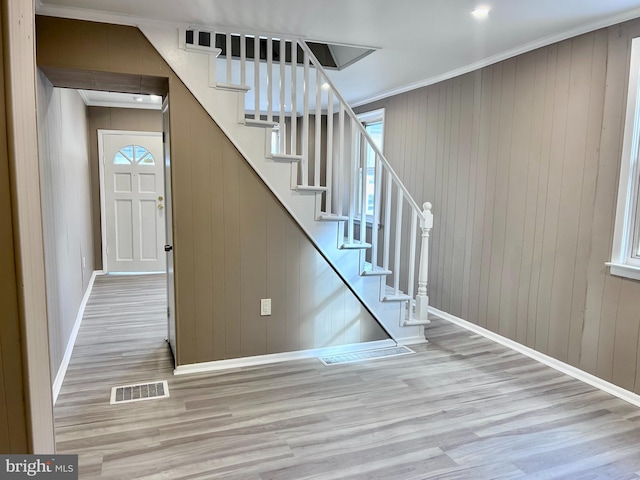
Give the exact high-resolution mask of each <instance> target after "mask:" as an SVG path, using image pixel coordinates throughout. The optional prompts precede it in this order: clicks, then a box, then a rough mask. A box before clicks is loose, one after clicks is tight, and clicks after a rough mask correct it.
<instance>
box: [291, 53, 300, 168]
mask: <svg viewBox="0 0 640 480" xmlns="http://www.w3.org/2000/svg"><path fill="white" fill-rule="evenodd" d="M290 153H291V155H297V154H298V43H297V42H291V152H290ZM294 168H296V169H297V168H298V166H297V164H296V165H294ZM296 171H297V170H296Z"/></svg>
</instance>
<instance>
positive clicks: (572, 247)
mask: <svg viewBox="0 0 640 480" xmlns="http://www.w3.org/2000/svg"><path fill="white" fill-rule="evenodd" d="M639 35H640V21H638V20H634V21H631V22H627V23H624V24H621V25H617V26H613V27H610V28H607V29H603V30H599V31H596V32H592V33H589V34H586V35H582V36H579V37H576V38H573V39H569V40H566V41H563V42H560V43H557V44H554V45H551V46H548V47H546V48H541V49H539V50H536V51H533V52H530V53H527V54H524V55H520V56H518V57H516V58H513V59H510V60H506V61H504V62H500V63H497V64H495V65H492V66H489V67H486V68H483V69H481V70H478V71H475V72H473V73H470V74H467V75H464V76H461V77H457V78H453V79H451V80H448V81H445V82H442V83H439V84H436V85H432V86H429V87H425V88H422V89H418V90H415V91H412V92H408V93H405V94H402V95H398V96H395V97H391V98H389V99H386V100H383V101H380V102H376V103H375V104H371V105H368V106H366V107H360V108H359V109H358V111H360V112H364V111H368V110H373V109H376V108H380V107H385V108H386V124H385V155H386V156H387V158H388V159H389V160H390V162H391V163H392V165H393V167H394V169H396V171H397V172H398V174H399V176H400V178H401V179H403V181H404V182H405V184H406V186H407V187H408V189H409V191H410V192H411V193H412V195H413V196H414V197H415V198H416V199H417V201H418V202H419V203H422V202H423V201H426V200H428V201H431V202H433V204H434V213H435V226H434V230H433V234H432V247H431V265H430V272H429V273H430V283H429V288H430V301H431V304H432V305H434V306H435V307H437V308H439V309H442V310H444V311H446V312H450V313H452V314H454V315H456V316H459V317H462V318H464V319H466V320H469V321H471V322H474V323H477V324H479V325H481V326H483V327H486V328H488V329H490V330H492V331H495V332H498V333H500V334H502V335H504V336H506V337H508V338H511V339H514V340H516V341H518V342H520V343H522V344H525V345H527V346H529V347H532V348H535V349H536V350H538V351H541V352H543V353H546V354H548V355H551V356H552V357H554V358H557V359H559V360H562V361H564V362H568V363H570V364H572V365H575V366H577V367H579V368H582V369H584V370H586V371H588V372H590V373H593V374H595V375H597V376H599V377H601V378H603V379H605V380H608V381H611V382H613V383H615V384H617V385H620V386H622V387H624V388H626V389H628V390H632V391H635V392H637V393H640V348H639V343H640V341H639V334H640V282H637V281H633V280H628V279H623V278H620V277H615V276H612V275H610V274H609V272H608V270H607V268H606V267H605V265H604V263H605V262H606V261H608V260H609V259H610V254H611V242H612V235H613V225H614V216H615V212H614V209H615V202H616V195H617V185H618V170H619V165H620V155H621V149H622V137H623V127H624V125H623V123H624V114H625V106H626V103H625V102H626V88H627V82H628V73H629V55H630V46H631V39H632V38H633V37H636V36H639ZM427 336H428V331H427Z"/></svg>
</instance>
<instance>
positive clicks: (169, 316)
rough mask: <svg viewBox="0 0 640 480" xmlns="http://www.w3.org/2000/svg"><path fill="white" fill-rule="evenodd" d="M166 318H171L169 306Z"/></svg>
mask: <svg viewBox="0 0 640 480" xmlns="http://www.w3.org/2000/svg"><path fill="white" fill-rule="evenodd" d="M167 318H171V307H167Z"/></svg>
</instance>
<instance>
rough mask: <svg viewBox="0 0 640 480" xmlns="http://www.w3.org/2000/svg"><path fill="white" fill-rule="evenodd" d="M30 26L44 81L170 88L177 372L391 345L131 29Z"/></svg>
mask: <svg viewBox="0 0 640 480" xmlns="http://www.w3.org/2000/svg"><path fill="white" fill-rule="evenodd" d="M36 24H37V34H38V36H37V46H38V51H37V53H38V57H37V60H38V66H41V67H44V68H43V71H45V72H46V71H47V69H55V68H67V69H74V70H75V71H78V70H81V71H87V70H89V71H99V72H117V73H131V74H139V75H152V76H156V77H165V78H168V79H169V96H170V102H171V109H170V115H171V160H172V187H173V189H172V193H173V208H174V253H175V255H174V258H175V282H176V318H177V349H178V364H179V365H184V364H189V363H195V362H205V361H211V360H220V359H227V358H236V357H240V356H250V355H260V354H266V353H278V352H284V351H293V350H299V349H305V348H316V347H323V346H329V345H339V344H345V343H355V342H359V341H370V340H379V339H383V338H386V334H385V333H384V332H383V331H382V330H381V328H380V327H379V326H378V324H377V323H376V322H375V321H374V320H373V319H372V317H371V316H370V314H369V313H368V312H367V311H366V310H365V309H364V307H362V305H361V304H360V303H359V302H358V301H357V299H356V298H355V296H354V295H353V293H352V292H351V291H350V290H349V289H348V288H347V287H346V286H345V285H344V283H342V281H341V280H340V278H339V277H338V276H337V274H336V273H335V272H334V271H333V270H332V269H331V268H330V267H329V265H328V264H327V262H326V261H325V260H324V259H323V258H322V257H321V256H320V254H319V253H318V252H317V251H316V250H315V248H314V247H313V245H312V244H311V243H310V241H309V240H308V239H307V237H306V236H305V235H304V234H303V232H302V231H301V230H300V229H299V227H298V226H297V225H296V224H295V223H294V221H293V219H292V218H291V217H290V216H289V215H288V213H287V212H286V211H285V210H284V208H283V207H282V206H281V205H280V204H279V203H278V202H277V200H276V199H275V197H274V196H273V195H272V194H271V192H270V191H269V190H268V189H267V187H266V186H265V185H264V184H263V183H262V182H261V181H260V179H259V178H258V176H257V175H256V174H255V173H254V172H253V170H252V169H251V168H250V167H249V165H248V164H247V162H246V161H245V160H244V159H243V158H242V156H241V155H240V154H239V153H238V152H237V150H236V149H235V148H234V147H233V145H232V144H231V142H230V141H229V140H228V139H227V138H226V137H225V136H224V134H223V133H222V131H221V130H220V129H219V128H218V126H217V125H216V124H215V123H214V122H213V120H212V119H211V118H210V117H209V116H208V115H207V113H206V112H205V111H204V109H203V108H202V107H201V106H200V105H199V104H198V102H197V101H196V100H195V98H194V97H193V96H192V95H191V93H190V92H189V91H188V90H187V88H186V87H185V86H184V85H183V84H182V82H181V81H180V80H179V79H178V78H177V77H176V76H175V74H174V73H173V72H172V71H171V69H170V68H169V67H168V66H167V65H166V64H165V63H164V61H163V60H162V58H161V57H160V56H159V55H158V53H157V52H156V51H155V50H154V49H153V47H152V46H151V45H150V44H149V43H148V42H147V40H146V39H145V38H144V36H143V35H142V34H141V33H140V32H139V31H138V30H137V29H134V28H130V27H122V26H115V25H106V24H98V23H91V22H82V21H75V20H65V19H59V18H52V17H38V18H37V22H36ZM76 79H77V77H76ZM261 298H272V302H273V303H272V315H271V316H270V317H260V315H259V306H260V299H261Z"/></svg>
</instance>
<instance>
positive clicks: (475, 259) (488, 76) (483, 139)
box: [431, 69, 493, 324]
mask: <svg viewBox="0 0 640 480" xmlns="http://www.w3.org/2000/svg"><path fill="white" fill-rule="evenodd" d="M476 76H478V77H479V79H480V80H479V81H480V82H481V87H480V95H481V99H480V102H479V108H480V112H479V115H478V116H479V118H480V129H479V131H478V135H479V138H478V140H477V145H478V153H477V155H478V160H477V162H478V171H477V173H476V195H475V198H474V199H473V200H474V204H475V209H474V221H473V230H472V232H471V235H472V241H473V243H472V247H471V248H472V250H471V252H470V254H471V274H470V283H471V285H470V287H469V317H468V318H469V319H470V321H472V322H475V323H478V324H479V323H480V278H481V273H482V259H483V251H484V248H485V247H484V237H483V233H484V218H485V205H486V195H487V181H488V174H489V170H488V167H489V165H488V163H489V131H490V130H489V129H490V128H491V105H492V104H491V91H492V88H493V69H485V70H483V71H481V72H478V73H477V74H476ZM431 278H434V277H433V276H431Z"/></svg>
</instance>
